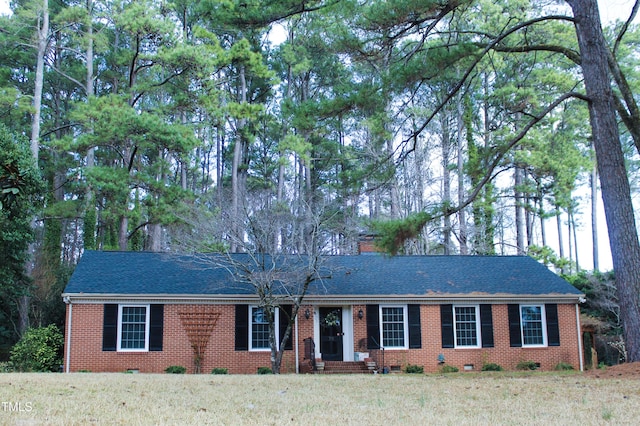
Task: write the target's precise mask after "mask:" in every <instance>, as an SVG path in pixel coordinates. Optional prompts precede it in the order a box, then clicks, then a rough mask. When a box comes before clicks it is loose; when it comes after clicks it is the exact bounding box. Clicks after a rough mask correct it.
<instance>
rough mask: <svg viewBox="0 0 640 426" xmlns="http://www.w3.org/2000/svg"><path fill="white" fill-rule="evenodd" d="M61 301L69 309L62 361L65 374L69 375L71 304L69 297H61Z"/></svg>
mask: <svg viewBox="0 0 640 426" xmlns="http://www.w3.org/2000/svg"><path fill="white" fill-rule="evenodd" d="M62 301H63V302H64V303H66V304H67V306H68V307H69V309H68V310H69V315H68V316H67V344H66V348H65V361H64V364H65V365H64V369H65V373H69V372H70V371H71V370H70V368H71V367H70V366H69V363H70V362H71V319H72V318H73V304H72V303H71V298H70V297H69V296H65V297H63V298H62Z"/></svg>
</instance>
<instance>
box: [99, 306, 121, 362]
mask: <svg viewBox="0 0 640 426" xmlns="http://www.w3.org/2000/svg"><path fill="white" fill-rule="evenodd" d="M117 342H118V305H116V304H113V303H109V304H105V305H104V319H103V322H102V350H103V351H115V350H116V345H117Z"/></svg>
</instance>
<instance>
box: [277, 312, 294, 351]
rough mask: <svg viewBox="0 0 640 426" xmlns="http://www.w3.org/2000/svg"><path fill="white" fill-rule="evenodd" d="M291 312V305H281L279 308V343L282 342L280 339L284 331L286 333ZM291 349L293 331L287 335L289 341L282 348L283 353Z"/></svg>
mask: <svg viewBox="0 0 640 426" xmlns="http://www.w3.org/2000/svg"><path fill="white" fill-rule="evenodd" d="M292 311H293V305H283V306H280V309H279V310H278V312H279V316H280V318H279V322H280V324H279V326H280V334H279V336H280V342H282V338H283V337H284V333H285V331H287V326H288V325H289V318H291V313H292ZM292 349H293V330H291V333H289V340H287V344H286V345H285V346H284V350H285V351H290V350H292Z"/></svg>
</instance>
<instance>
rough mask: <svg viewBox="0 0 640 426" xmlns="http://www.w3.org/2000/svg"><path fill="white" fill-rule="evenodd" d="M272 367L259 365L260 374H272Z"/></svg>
mask: <svg viewBox="0 0 640 426" xmlns="http://www.w3.org/2000/svg"><path fill="white" fill-rule="evenodd" d="M271 373H273V371H271V367H258V374H271Z"/></svg>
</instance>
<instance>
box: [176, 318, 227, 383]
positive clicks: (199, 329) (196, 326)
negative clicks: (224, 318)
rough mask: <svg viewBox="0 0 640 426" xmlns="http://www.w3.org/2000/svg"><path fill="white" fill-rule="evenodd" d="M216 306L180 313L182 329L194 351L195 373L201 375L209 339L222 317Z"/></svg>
mask: <svg viewBox="0 0 640 426" xmlns="http://www.w3.org/2000/svg"><path fill="white" fill-rule="evenodd" d="M215 309H216V307H214V306H192V307H190V308H188V309H185V310H183V311H180V312H178V315H179V316H180V322H181V323H182V327H184V330H185V331H186V332H187V336H188V337H189V342H190V343H191V348H192V349H193V364H194V373H195V374H198V373H200V369H201V367H202V362H203V360H204V352H205V350H206V349H207V344H208V343H209V338H210V337H211V333H212V332H213V329H214V328H215V326H216V322H217V321H218V318H219V317H220V312H216V311H215Z"/></svg>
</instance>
